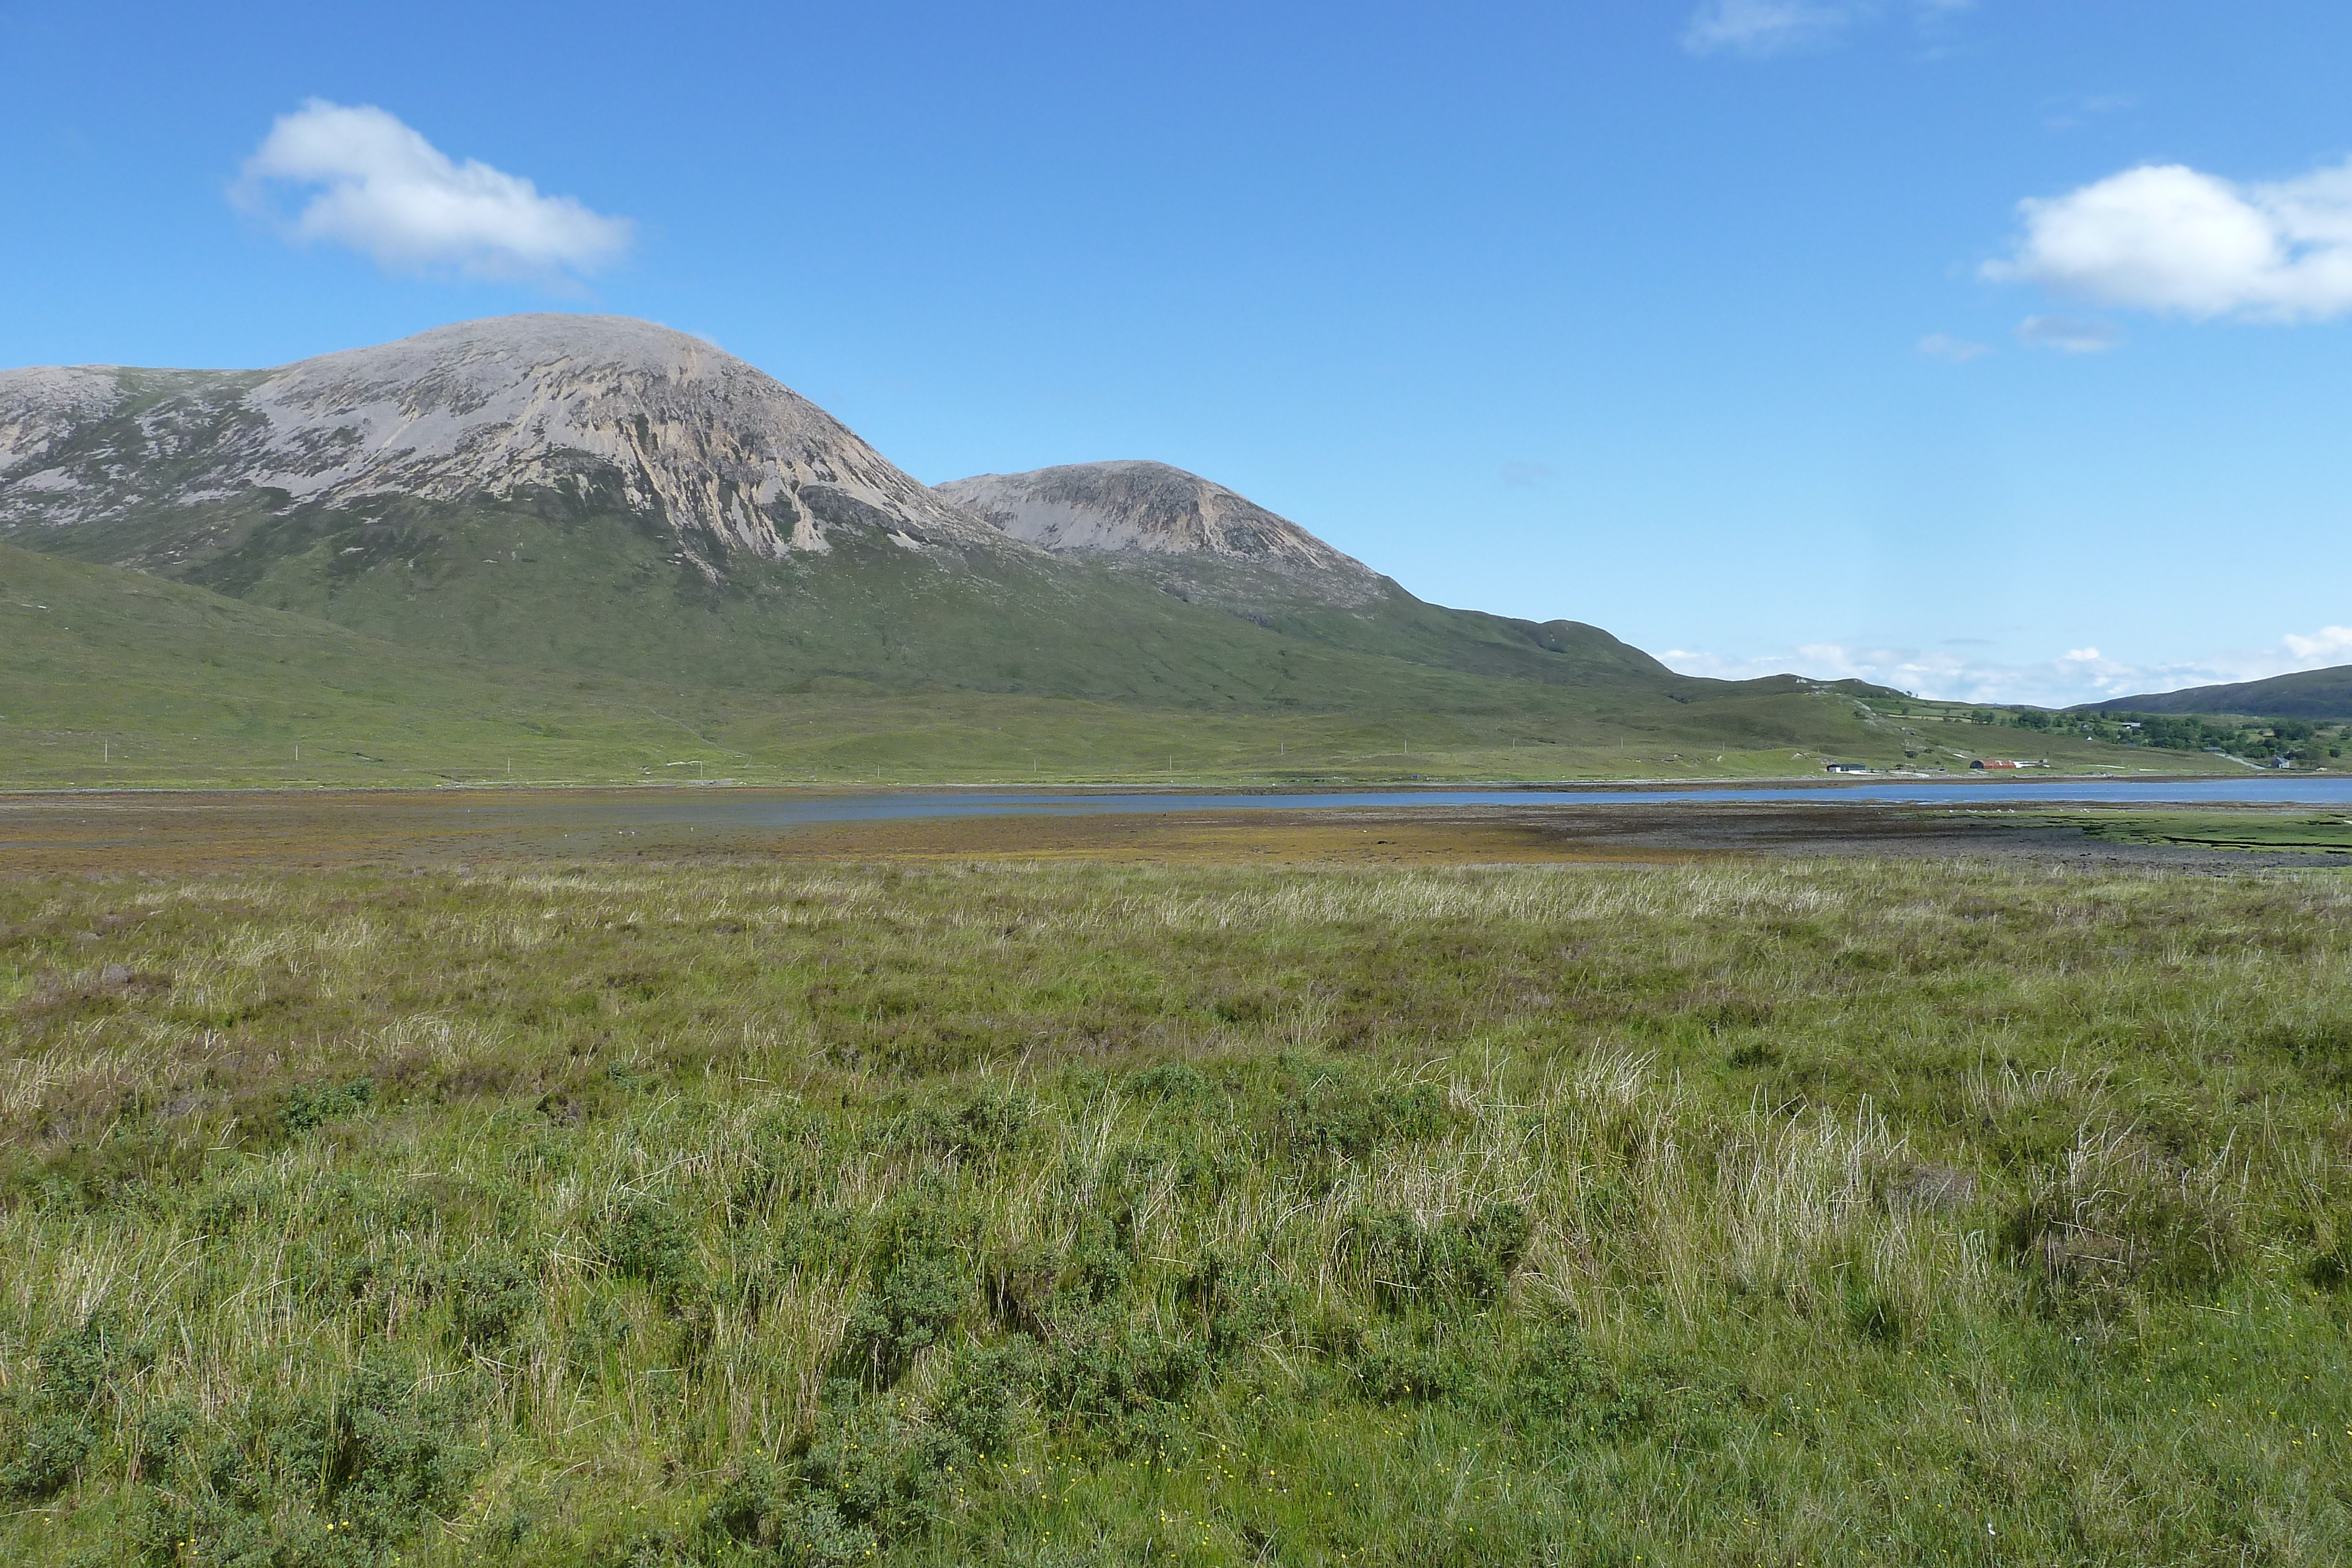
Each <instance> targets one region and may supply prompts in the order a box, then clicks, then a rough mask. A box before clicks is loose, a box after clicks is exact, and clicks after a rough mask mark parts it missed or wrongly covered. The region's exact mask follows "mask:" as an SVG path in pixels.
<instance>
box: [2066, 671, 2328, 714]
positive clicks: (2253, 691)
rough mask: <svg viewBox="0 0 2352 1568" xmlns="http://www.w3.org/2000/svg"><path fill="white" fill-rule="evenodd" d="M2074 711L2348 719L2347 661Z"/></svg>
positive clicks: (2118, 699) (2086, 704)
mask: <svg viewBox="0 0 2352 1568" xmlns="http://www.w3.org/2000/svg"><path fill="white" fill-rule="evenodd" d="M2068 711H2070V712H2074V713H2206V714H2247V715H2251V716H2254V717H2258V718H2306V719H2352V664H2338V665H2336V666H2335V667H2334V668H2332V669H2326V670H2299V671H2297V672H2296V673H2294V674H2291V675H2273V676H2271V677H2270V679H2268V680H2263V681H2240V682H2236V683H2234V684H2232V685H2221V686H2190V687H2189V688H2187V689H2186V690H2184V691H2178V692H2158V693H2152V694H2150V695H2146V696H2137V697H2117V698H2116V699H2115V700H2114V701H2113V702H2104V703H2084V704H2083V705H2082V706H2079V707H2075V708H2072V709H2070V710H2068Z"/></svg>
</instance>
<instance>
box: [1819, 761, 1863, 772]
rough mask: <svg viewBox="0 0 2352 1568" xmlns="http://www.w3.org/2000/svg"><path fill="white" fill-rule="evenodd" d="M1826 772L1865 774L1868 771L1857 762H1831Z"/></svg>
mask: <svg viewBox="0 0 2352 1568" xmlns="http://www.w3.org/2000/svg"><path fill="white" fill-rule="evenodd" d="M1826 771H1828V772H1831V773H1867V772H1869V771H1870V769H1869V768H1867V767H1865V766H1864V765H1863V764H1862V763H1859V762H1832V763H1831V764H1830V765H1829V766H1828V768H1827V769H1826Z"/></svg>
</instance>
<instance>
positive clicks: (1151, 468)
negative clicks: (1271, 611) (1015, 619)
mask: <svg viewBox="0 0 2352 1568" xmlns="http://www.w3.org/2000/svg"><path fill="white" fill-rule="evenodd" d="M939 493H940V495H942V496H945V497H948V498H949V499H950V500H952V501H955V502H956V503H958V504H959V505H961V506H963V507H968V508H969V509H970V510H971V511H972V512H974V513H976V514H978V515H979V516H980V517H984V518H986V519H987V520H988V521H989V522H990V523H992V524H993V525H995V526H996V527H997V528H1000V529H1002V530H1003V532H1005V533H1007V534H1010V535H1012V536H1013V538H1016V539H1020V540H1022V541H1023V542H1024V543H1027V544H1033V545H1035V546H1037V547H1038V548H1039V549H1045V550H1050V551H1053V552H1055V553H1056V554H1062V555H1080V556H1094V557H1097V558H1100V559H1107V560H1116V561H1119V562H1123V563H1126V564H1128V565H1129V566H1130V567H1141V568H1147V569H1150V570H1154V571H1156V573H1157V574H1158V575H1160V579H1161V580H1162V581H1165V582H1170V583H1177V582H1182V581H1184V580H1186V579H1188V578H1192V577H1202V578H1204V579H1206V581H1205V582H1204V583H1203V591H1205V592H1208V593H1210V594H1214V593H1216V591H1217V588H1218V587H1219V586H1223V587H1224V588H1226V589H1227V590H1228V591H1231V590H1233V589H1234V588H1236V587H1238V586H1240V585H1243V584H1246V585H1249V586H1252V587H1255V588H1257V589H1258V590H1259V591H1262V592H1264V591H1271V592H1272V593H1273V594H1274V595H1276V596H1277V597H1284V596H1287V595H1289V594H1303V595H1305V596H1307V597H1311V598H1316V599H1320V600H1324V601H1328V602H1330V603H1334V604H1342V605H1358V604H1367V603H1370V602H1371V601H1374V600H1377V599H1379V598H1381V596H1382V592H1383V590H1384V589H1385V588H1387V587H1389V586H1391V585H1390V584H1388V583H1387V581H1386V580H1385V579H1383V578H1382V577H1381V576H1380V574H1379V573H1377V572H1375V571H1373V570H1372V569H1371V568H1370V567H1368V566H1366V565H1365V564H1364V563H1363V562H1361V561H1360V560H1358V559H1355V558H1354V557H1352V556H1348V555H1342V554H1340V553H1339V551H1338V550H1336V549H1332V548H1331V547H1330V546H1329V545H1327V544H1325V543H1324V542H1323V541H1322V540H1321V539H1318V538H1316V537H1315V536H1314V535H1313V534H1310V533H1308V532H1307V530H1306V529H1305V528H1300V527H1299V526H1298V525H1297V523H1294V522H1292V521H1291V520H1290V519H1289V518H1287V517H1276V515H1275V514H1274V513H1272V512H1269V511H1267V510H1266V509H1265V507H1261V506H1259V505H1258V504H1257V503H1256V502H1255V501H1252V500H1250V499H1249V498H1247V497H1244V496H1238V495H1235V494H1234V492H1233V491H1231V490H1228V489H1226V488H1225V487H1224V486H1223V485H1219V484H1216V483H1213V481H1211V480H1207V479H1203V478H1202V477H1201V476H1199V475H1197V474H1187V473H1186V472H1184V470H1182V469H1181V468H1172V467H1171V466H1169V465H1167V464H1165V463H1137V462H1125V463H1072V464H1066V465H1063V466H1061V467H1058V468H1039V469H1036V470H1034V471H1033V472H1030V473H1027V474H981V475H976V476H973V477H971V478H970V479H954V480H950V481H949V482H948V483H947V484H944V485H941V486H940V487H939ZM1219 574H1225V575H1223V576H1222V577H1220V575H1219ZM1233 596H1234V597H1235V598H1237V599H1238V598H1245V597H1246V594H1245V593H1234V595H1233Z"/></svg>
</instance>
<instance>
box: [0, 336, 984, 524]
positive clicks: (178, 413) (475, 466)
mask: <svg viewBox="0 0 2352 1568" xmlns="http://www.w3.org/2000/svg"><path fill="white" fill-rule="evenodd" d="M531 493H541V494H545V493H554V494H557V495H565V494H569V495H572V496H576V497H581V498H583V499H584V498H587V497H591V496H594V497H600V498H603V497H617V498H618V500H619V503H620V504H621V505H623V506H625V507H627V508H629V509H630V510H632V511H634V512H635V513H638V514H640V515H642V516H645V517H652V518H658V519H660V520H661V521H663V522H666V523H667V526H668V527H669V528H672V529H675V530H676V531H677V535H678V537H679V539H680V542H681V545H682V546H683V548H685V549H686V550H687V551H688V553H689V554H690V555H691V556H692V557H693V558H694V559H697V560H698V561H699V562H702V563H704V564H705V565H706V566H707V567H710V568H711V569H712V570H716V567H715V565H713V563H720V562H723V560H724V558H725V557H727V556H728V555H730V554H731V553H733V552H738V551H741V552H748V553H750V554H751V555H753V556H757V557H764V558H773V557H779V556H782V555H785V554H788V553H790V552H793V551H824V550H826V549H829V548H830V538H831V537H832V536H833V535H835V533H837V532H838V531H839V530H841V529H844V528H852V529H866V530H870V531H872V532H873V533H875V534H877V535H878V536H880V537H882V538H887V539H889V540H890V541H891V542H893V543H896V544H899V545H902V546H906V547H908V548H910V549H929V548H930V547H935V546H937V547H945V548H947V549H994V550H1002V549H1003V548H1004V539H1003V535H1002V534H1001V533H999V532H998V531H997V530H995V529H992V528H989V527H988V526H987V525H986V524H984V523H982V522H981V521H980V520H979V519H977V518H976V517H972V516H971V515H970V514H969V513H967V512H965V511H964V510H963V509H962V508H961V507H958V506H957V505H956V504H954V503H953V502H952V501H950V500H949V499H947V498H945V497H941V496H940V495H937V494H935V493H934V492H932V491H931V490H929V488H927V487H926V486H923V485H922V484H921V483H920V482H919V481H918V480H916V479H914V478H913V477H911V476H908V475H907V474H905V473H903V472H901V471H900V470H899V469H898V468H897V467H895V466H894V465H891V464H890V463H889V462H888V461H887V460H886V459H885V458H883V457H882V455H880V454H878V453H877V452H876V451H875V450H874V449H873V448H872V447H870V446H868V445H867V444H866V443H865V442H863V441H861V440H859V439H858V438H857V436H856V434H852V433H851V432H850V431H849V430H848V428H847V427H845V425H843V424H842V423H841V422H840V421H838V420H836V419H835V418H834V417H833V416H832V415H831V414H829V413H825V412H824V410H823V409H821V408H818V407H817V406H816V405H815V404H814V403H812V402H809V401H808V400H807V399H805V398H803V397H801V396H800V395H799V394H798V393H796V392H793V391H792V390H791V389H790V388H789V387H786V386H784V385H783V384H782V383H781V382H777V381H776V380H774V379H773V378H772V377H771V376H768V375H766V374H764V373H763V372H761V371H758V370H755V369H753V368H752V367H751V366H750V365H748V364H746V363H744V362H743V361H740V360H738V359H736V358H735V357H734V356H732V355H730V354H728V353H725V352H723V351H722V350H719V349H717V348H715V347H713V346H712V345H710V344H709V343H707V342H704V341H703V340H700V339H698V338H693V337H689V336H688V335H687V334H685V333H683V332H674V331H671V330H669V329H667V328H663V327H657V326H655V325H653V324H652V323H650V322H646V321H638V320H633V319H628V318H625V317H617V316H571V315H556V314H541V315H529V316H507V317H499V318H495V319H489V320H484V321H468V322H463V323H460V324H458V325H456V326H451V327H443V328H439V329H435V330H433V331H430V332H423V333H419V334H418V335H417V336H415V337H413V338H404V339H402V340H399V341H398V342H394V343H387V344H383V345H381V346H379V347H376V348H370V349H353V350H348V351H345V352H341V353H333V354H322V355H320V356H319V357H318V358H316V359H310V360H303V361H298V362H296V363H294V364H290V365H286V366H283V367H281V368H279V369H278V370H276V371H268V372H251V371H247V372H199V371H170V372H160V371H126V370H119V369H115V368H112V367H99V366H89V367H78V368H72V369H55V368H45V369H37V370H29V371H8V372H5V374H0V529H9V530H15V529H21V528H71V527H73V526H75V525H77V524H84V523H89V522H94V521H102V520H104V519H107V518H109V517H116V516H120V515H121V514H122V513H124V512H125V511H127V510H128V509H130V508H131V507H153V506H154V505H155V504H157V503H159V502H160V503H170V504H177V505H182V506H186V507H202V506H204V505H205V504H207V503H215V502H219V501H222V500H225V499H231V498H237V497H247V498H260V499H263V500H265V501H266V502H267V503H268V504H269V505H271V506H273V507H313V506H326V507H350V506H353V505H362V504H364V503H366V502H367V501H369V500H370V499H371V498H373V497H407V498H412V499H417V500H423V501H428V502H430V501H460V500H464V499H466V498H467V497H500V498H508V497H518V496H524V495H529V494H531Z"/></svg>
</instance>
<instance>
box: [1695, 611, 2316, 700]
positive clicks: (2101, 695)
mask: <svg viewBox="0 0 2352 1568" xmlns="http://www.w3.org/2000/svg"><path fill="white" fill-rule="evenodd" d="M1984 645H1986V644H1985V643H1983V641H1982V640H1981V639H1979V638H1969V637H1958V638H1952V639H1949V640H1948V642H1946V643H1943V644H1940V645H1939V646H1937V647H1936V648H1932V649H1919V648H1903V647H1872V646H1868V645H1866V644H1861V643H1834V642H1822V643H1801V644H1800V645H1798V646H1796V647H1792V648H1783V649H1781V650H1780V651H1779V652H1777V653H1769V654H1766V655H1764V656H1763V657H1760V658H1748V657H1745V656H1738V655H1733V656H1726V655H1722V654H1717V653H1702V652H1695V651H1691V650H1687V649H1675V650H1673V651H1671V652H1669V653H1661V654H1659V655H1658V657H1659V658H1660V660H1662V661H1663V662H1664V664H1666V665H1667V666H1668V667H1669V668H1671V669H1675V670H1678V671H1680V672H1681V673H1682V674H1686V675H1712V676H1715V677H1717V679H1720V680H1731V681H1745V680H1753V679H1755V678H1756V677H1758V676H1759V675H1773V674H1799V675H1807V676H1811V678H1813V679H1815V680H1823V681H1842V680H1858V681H1868V682H1870V683H1871V684H1873V685H1881V686H1893V687H1894V688H1895V689H1896V690H1897V691H1906V692H1915V693H1916V694H1918V695H1921V696H1923V697H1935V698H1937V699H1939V700H1941V701H1945V702H1970V703H2032V704H2035V705H2037V706H2042V707H2071V706H2074V705H2075V704H2076V703H2095V702H2106V701H2109V700H2111V699H2113V698H2116V697H2122V696H2137V695H2143V694H2149V693H2158V692H2172V691H2179V690H2180V689H2181V688H2182V687H2184V686H2210V685H2228V684H2230V683H2232V682H2237V681H2259V680H2263V679H2267V678H2268V677H2270V676H2272V675H2284V674H2289V673H2290V672H2293V671H2295V670H2317V669H2325V668H2327V667H2328V666H2330V665H2332V664H2352V626H2328V627H2324V628H2322V629H2321V630H2320V631H2318V632H2314V633H2312V634H2311V635H2309V636H2304V635H2300V634H2297V633H2294V632H2289V633H2287V634H2286V635H2284V636H2283V637H2281V638H2280V639H2279V641H2278V643H2277V645H2276V646H2274V647H2271V648H2264V649H2255V650H2252V651H2248V652H2238V653H2215V654H2212V655H2210V656H2209V657H2206V658H2202V659H2188V660H2181V661H2178V662H2175V663H2170V664H2132V663H2130V662H2128V661H2126V660H2122V659H2114V658H2109V657H2107V656H2106V655H2105V654H2103V653H2100V652H2099V650H2098V649H2096V648H2070V649H2068V650H2067V651H2066V652H2064V653H2060V654H2057V655H2056V656H2054V657H2052V658H2047V659H2042V660H2034V661H2027V662H2024V663H2004V662H2001V661H1999V660H1995V659H1989V658H1985V657H1983V656H1981V655H1980V654H1978V653H1973V652H1969V651H1968V650H1969V649H1973V648H1977V647H1981V646H1984Z"/></svg>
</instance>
